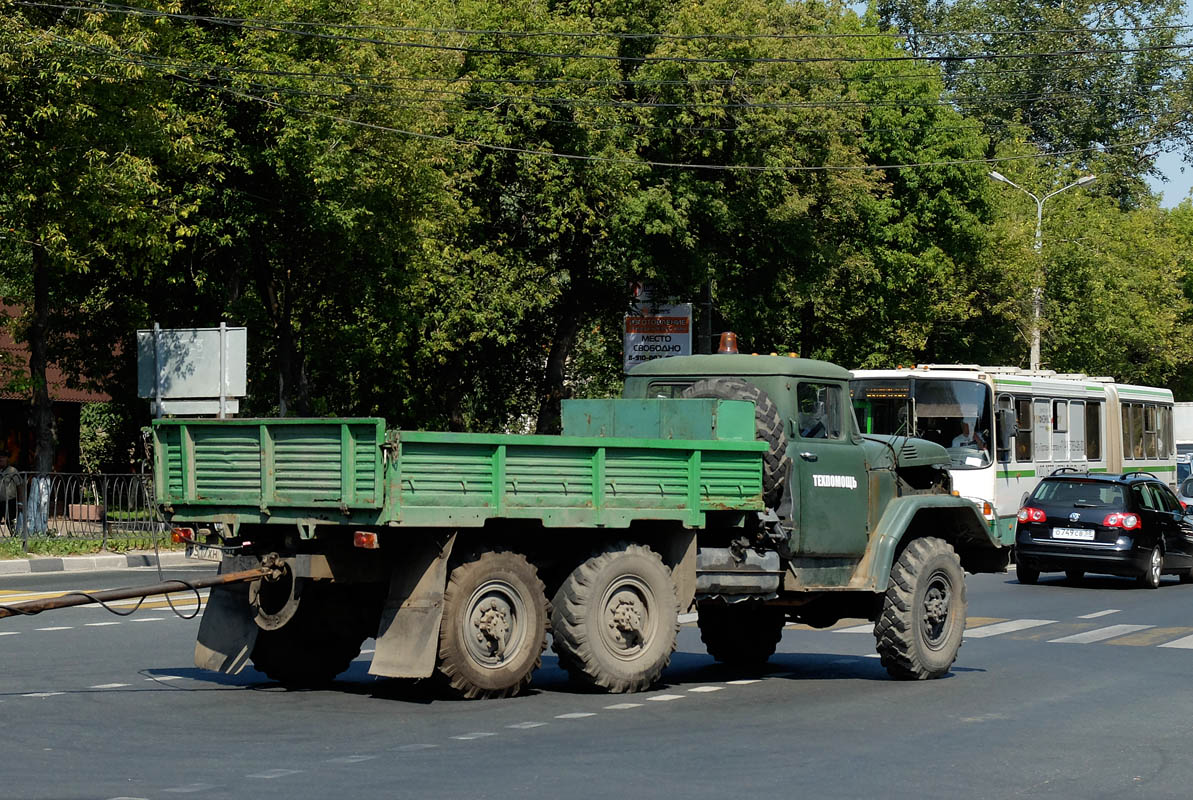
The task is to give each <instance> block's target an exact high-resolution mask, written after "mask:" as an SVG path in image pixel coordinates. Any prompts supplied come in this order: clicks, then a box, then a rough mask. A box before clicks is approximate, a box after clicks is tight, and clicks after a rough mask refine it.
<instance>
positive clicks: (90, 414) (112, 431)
mask: <svg viewBox="0 0 1193 800" xmlns="http://www.w3.org/2000/svg"><path fill="white" fill-rule="evenodd" d="M121 422H122V420H121V419H120V416H119V415H118V414H117V413H116V411H115V409H113V407H112V405H111V404H110V403H85V404H84V405H83V407H82V408H81V409H80V410H79V465H80V466H82V468H83V471H84V472H91V473H96V472H102V471H103V467H104V466H105V465H108V464H113V463H115V462H117V461H118V460H119V459H120V456H122V455H125V454H124V453H121V452H120V450H121V442H120V437H119V430H120V428H121V427H122V426H121Z"/></svg>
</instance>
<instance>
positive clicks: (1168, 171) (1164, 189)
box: [1149, 152, 1193, 208]
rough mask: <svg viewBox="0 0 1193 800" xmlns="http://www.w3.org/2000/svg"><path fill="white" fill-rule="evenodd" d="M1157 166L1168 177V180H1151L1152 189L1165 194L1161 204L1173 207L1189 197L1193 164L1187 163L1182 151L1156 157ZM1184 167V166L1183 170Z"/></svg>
mask: <svg viewBox="0 0 1193 800" xmlns="http://www.w3.org/2000/svg"><path fill="white" fill-rule="evenodd" d="M1156 166H1157V167H1158V168H1159V169H1160V172H1162V173H1164V177H1166V178H1168V182H1167V183H1164V182H1162V181H1159V180H1152V181H1149V182H1150V183H1151V186H1152V191H1155V192H1161V193H1162V194H1163V195H1164V199H1163V200H1162V201H1161V202H1160V205H1161V206H1163V207H1164V208H1172V207H1173V206H1175V205H1178V204H1179V203H1180V202H1181V201H1182V200H1184V199H1185V198H1186V197H1188V196H1189V189H1190V188H1193V165H1189V164H1185V162H1184V160H1183V159H1182V158H1181V155H1180V153H1176V152H1171V153H1164V154H1163V155H1161V156H1160V157H1159V158H1158V159H1156ZM1182 167H1183V168H1184V171H1183V172H1182Z"/></svg>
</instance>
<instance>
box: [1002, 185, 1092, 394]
mask: <svg viewBox="0 0 1193 800" xmlns="http://www.w3.org/2000/svg"><path fill="white" fill-rule="evenodd" d="M990 177H991V178H993V179H994V180H996V181H998V182H999V183H1005V184H1007V185H1009V186H1014V187H1015V188H1016V189H1018V190H1019V191H1021V192H1023V193H1024V194H1025V195H1027V196H1028V197H1030V198H1031V199H1032V200H1035V201H1036V244H1035V250H1036V257H1037V258H1039V257H1040V251H1041V250H1042V249H1043V244H1044V242H1043V238H1042V237H1043V227H1044V201H1045V200H1047V199H1048V198H1049V197H1056V196H1057V195H1058V194H1060V193H1061V192H1063V191H1066V190H1068V189H1072V188H1073V187H1074V186H1089V185H1090V184H1091V183H1093V182H1094V181H1096V180H1097V176H1095V175H1086V176H1084V177H1081V178H1078V179H1077V180H1075V181H1073V182H1072V183H1070V184H1069V185H1068V186H1062V187H1060V188H1059V189H1057V190H1056V191H1054V192H1049V193H1048V194H1046V195H1044V196H1043V197H1036V196H1035V195H1034V194H1032V193H1031V192H1029V191H1027V189H1024V188H1023V187H1022V186H1020V185H1019V184H1017V183H1015V182H1014V181H1013V180H1011V179H1010V178H1008V177H1007V176H1006V175H1003V174H1002V173H1001V172H995V171H993V170H991V172H990ZM1043 278H1044V268H1043V265H1042V264H1041V266H1040V281H1039V283H1040V284H1041V285H1039V286H1036V287H1033V288H1032V290H1031V312H1032V319H1031V368H1032V371H1035V370H1038V369H1039V368H1040V317H1041V316H1043V314H1044V286H1043V283H1044V281H1043Z"/></svg>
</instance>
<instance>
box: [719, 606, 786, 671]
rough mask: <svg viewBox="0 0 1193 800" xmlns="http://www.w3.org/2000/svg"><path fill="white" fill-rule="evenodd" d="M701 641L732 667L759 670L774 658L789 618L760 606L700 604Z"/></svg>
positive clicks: (778, 610)
mask: <svg viewBox="0 0 1193 800" xmlns="http://www.w3.org/2000/svg"><path fill="white" fill-rule="evenodd" d="M698 611H699V618H698V620H697V624H698V625H699V626H700V641H702V642H704V649H705V650H707V651H708V654H709V655H710V656H712V657H713V658H715V659H716V660H717V661H720V662H721V663H722V664H728V665H729V666H731V667H759V666H762V665H763V664H765V663H766V662H767V660H769V659H770V657H771V656H773V655H774V654H775V647H776V646H777V645H778V644H779V640H780V639H781V638H782V637H783V625H784V624H785V623H786V622H787V616H786V615H785V614H784V613H783V610H782V609H781V608H773V607H771V606H764V605H762V604H761V603H751V602H744V603H701V604H700V607H699V609H698Z"/></svg>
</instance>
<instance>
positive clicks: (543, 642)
mask: <svg viewBox="0 0 1193 800" xmlns="http://www.w3.org/2000/svg"><path fill="white" fill-rule="evenodd" d="M546 646H547V595H546V589H544V588H543V582H542V581H541V580H539V576H538V570H536V569H535V568H534V565H532V564H531V563H530V562H529V561H527V560H526V557H525V556H523V555H521V554H520V553H514V552H510V551H507V550H497V551H491V552H487V553H482V554H480V555H474V556H471V557H469V558H468V559H467V560H465V561H464V562H463V563H460V564H457V565H456V566H455V567H454V568H453V569H452V571H451V575H450V576H449V577H448V580H447V588H446V589H445V590H444V592H443V623H442V625H440V627H439V663H438V665H437V667H436V677H437V679H438V681H439V682H440V683H441V684H442V685H443V686H444V687H445V688H446V689H447V690H448V691H449V692H451V693H452V694H455V695H456V696H458V697H462V698H466V699H474V698H480V697H512V696H514V695H516V694H519V693H520V692H522V691H523V690H525V689H526V687H527V686H529V685H530V680H531V677H532V676H533V674H534V671H535V670H536V669H538V667H539V665H541V664H542V663H543V650H544V649H545V648H546Z"/></svg>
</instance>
